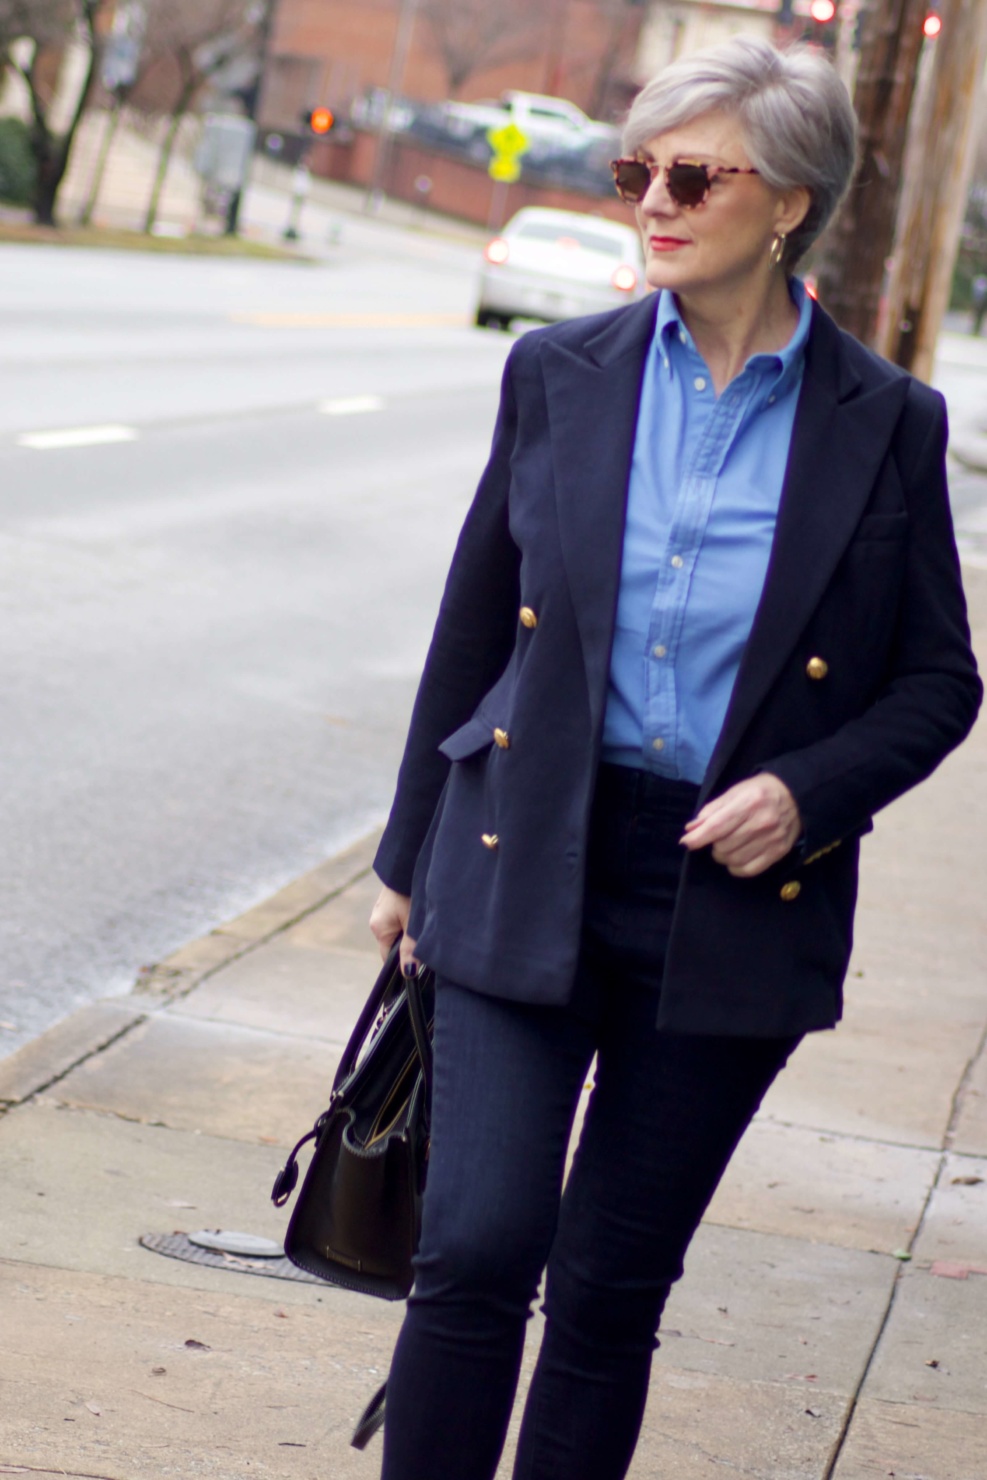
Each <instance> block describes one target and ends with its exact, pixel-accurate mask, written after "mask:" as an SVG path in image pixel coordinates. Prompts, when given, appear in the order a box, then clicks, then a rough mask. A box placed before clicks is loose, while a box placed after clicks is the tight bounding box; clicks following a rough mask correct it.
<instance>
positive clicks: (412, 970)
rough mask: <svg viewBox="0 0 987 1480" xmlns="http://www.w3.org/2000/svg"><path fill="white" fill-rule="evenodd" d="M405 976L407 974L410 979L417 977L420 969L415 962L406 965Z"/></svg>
mask: <svg viewBox="0 0 987 1480" xmlns="http://www.w3.org/2000/svg"><path fill="white" fill-rule="evenodd" d="M404 974H405V976H410V977H414V976H417V975H418V967H417V966H416V965H415V963H414V961H409V962H408V963H407V964H406V966H405V968H404Z"/></svg>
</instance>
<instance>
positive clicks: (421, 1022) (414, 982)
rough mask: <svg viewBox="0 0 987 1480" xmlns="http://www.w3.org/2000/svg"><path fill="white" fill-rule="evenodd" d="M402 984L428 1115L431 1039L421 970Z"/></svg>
mask: <svg viewBox="0 0 987 1480" xmlns="http://www.w3.org/2000/svg"><path fill="white" fill-rule="evenodd" d="M426 970H427V968H426ZM404 984H405V988H406V989H407V993H408V1017H409V1019H410V1021H411V1031H412V1033H413V1034H414V1038H415V1047H416V1048H417V1050H418V1057H419V1058H420V1059H421V1062H422V1078H423V1079H424V1080H425V1107H426V1115H429V1116H430V1114H431V1106H432V1040H431V1038H430V1037H429V1033H428V1023H427V1022H426V1021H425V1004H424V1003H423V1002H422V984H421V972H419V973H418V974H417V975H415V976H407V977H405V979H404Z"/></svg>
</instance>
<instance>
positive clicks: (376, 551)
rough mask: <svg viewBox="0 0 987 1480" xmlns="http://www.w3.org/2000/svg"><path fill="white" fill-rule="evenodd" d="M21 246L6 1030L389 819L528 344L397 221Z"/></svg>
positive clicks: (973, 403) (5, 460)
mask: <svg viewBox="0 0 987 1480" xmlns="http://www.w3.org/2000/svg"><path fill="white" fill-rule="evenodd" d="M0 252H2V260H3V267H4V271H3V273H2V274H0V613H2V616H0V889H2V894H3V909H2V912H0V1054H2V1053H4V1052H8V1051H10V1050H11V1049H13V1048H14V1047H16V1046H17V1045H18V1044H20V1043H21V1042H24V1041H25V1040H27V1039H28V1038H30V1037H32V1036H33V1035H34V1034H35V1033H37V1032H38V1031H40V1030H41V1029H42V1028H44V1027H45V1026H47V1025H48V1024H50V1023H51V1022H53V1021H55V1020H57V1019H58V1018H59V1017H61V1016H63V1015H65V1014H66V1013H68V1012H69V1011H71V1010H72V1009H73V1008H74V1007H76V1006H78V1005H80V1004H81V1003H83V1002H86V1001H89V1000H91V999H92V998H93V997H97V996H102V995H105V994H106V993H108V992H114V991H120V992H123V991H126V990H127V989H128V988H129V987H130V985H131V983H132V982H133V980H134V977H135V975H136V973H137V971H138V970H139V968H140V966H141V965H142V964H144V963H150V962H153V961H155V960H158V959H160V958H161V957H162V956H163V955H165V954H167V953H168V952H169V951H170V950H172V949H173V948H175V947H177V946H178V945H180V944H182V943H183V942H185V941H186V940H188V939H190V938H193V937H195V936H196V935H198V934H201V933H202V932H204V931H205V930H207V929H209V928H210V927H211V926H213V925H215V924H216V923H218V922H219V921H221V920H223V919H227V918H229V917H230V916H232V915H234V914H236V913H237V912H239V911H240V910H242V909H244V908H246V907H248V906H249V905H251V904H253V903H255V902H257V901H258V900H260V899H262V898H264V897H266V895H267V894H269V893H270V892H271V891H272V890H273V889H275V888H277V887H279V886H280V885H282V884H283V883H285V882H287V881H288V880H290V879H291V878H293V877H294V876H295V875H297V874H298V873H299V872H301V871H302V870H303V869H305V868H306V867H309V866H312V865H314V864H315V863H317V862H318V861H320V860H321V859H322V858H323V857H324V856H325V855H326V853H327V852H331V851H334V850H335V849H337V848H339V847H341V846H343V845H345V844H346V843H347V842H349V841H351V840H353V839H355V838H356V837H358V836H360V835H362V834H363V833H365V832H366V831H367V830H368V829H369V828H370V827H372V826H373V825H374V824H376V823H378V822H379V821H381V820H382V818H383V816H384V815H385V813H386V808H387V805H388V802H389V800H390V795H391V789H392V785H393V778H394V771H395V767H396V762H397V759H398V757H399V754H400V748H401V743H402V740H403V736H404V730H405V726H406V722H407V717H408V712H409V708H410V703H411V700H412V697H413V693H414V687H415V683H416V680H417V676H418V672H419V670H420V665H421V660H422V657H423V654H424V650H425V647H426V644H427V641H428V635H429V632H430V629H431V623H432V620H433V616H434V611H435V608H436V604H437V601H438V596H439V592H440V589H441V583H442V579H443V576H444V572H445V568H446V565H447V563H448V558H449V554H450V551H451V549H452V545H453V542H454V539H455V536H456V533H457V530H458V528H459V525H460V523H461V520H462V517H463V514H464V512H465V509H466V507H467V504H468V501H469V498H470V496H471V494H472V490H473V488H474V486H475V482H476V478H477V475H478V474H479V472H480V469H481V468H482V465H483V461H484V458H485V454H486V450H487V447H488V445H489V438H490V430H491V426H492V421H493V414H494V408H495V404H496V396H497V387H498V383H499V379H500V374H501V370H502V367H503V362H504V358H505V355H506V351H507V348H508V347H509V343H510V341H509V340H508V338H507V337H506V336H501V335H497V334H494V333H489V332H488V333H484V332H482V331H476V330H474V329H473V328H471V327H470V325H469V319H470V314H471V309H472V303H473V284H474V275H475V270H476V252H475V249H472V248H470V247H467V246H463V245H459V244H456V243H455V242H450V241H442V240H439V239H435V238H430V237H427V236H423V235H421V234H416V233H414V232H407V231H402V230H398V229H396V228H387V227H384V226H382V225H380V224H379V223H361V222H352V223H348V224H347V226H346V229H345V231H344V234H343V241H342V244H341V245H340V246H339V247H338V248H334V249H332V250H331V251H330V253H329V258H328V260H327V261H324V262H322V263H320V264H318V265H302V264H284V265H282V264H267V263H250V262H244V263H230V262H223V261H215V260H213V261H208V260H196V259H192V258H167V257H164V258H163V257H142V256H131V255H128V254H125V253H109V252H107V253H97V252H84V251H63V250H57V249H52V248H43V247H39V248H28V247H13V246H5V247H3V248H0ZM982 359H983V363H982V365H981V350H980V347H979V346H970V345H964V344H960V343H959V342H958V341H957V342H956V344H955V345H954V348H953V352H952V360H951V361H950V359H949V356H947V357H946V361H945V362H944V365H943V375H944V376H945V380H944V381H943V382H942V383H943V388H944V389H945V390H946V392H947V396H948V397H949V398H950V401H951V406H952V404H953V402H954V401H955V404H956V407H957V409H958V410H959V411H960V413H961V414H962V415H963V416H967V417H969V416H970V415H973V414H974V413H975V412H976V413H977V414H980V411H982V409H983V407H984V406H985V405H987V394H984V390H985V388H987V341H985V342H984V352H983V356H982ZM954 499H955V504H956V509H957V515H958V519H959V522H960V525H961V533H962V534H963V538H964V539H965V541H966V543H967V548H968V550H970V551H972V552H973V553H974V555H975V554H976V551H977V550H981V551H982V552H983V556H984V558H987V479H984V478H982V477H978V476H976V475H972V474H967V473H962V474H958V475H957V479H956V484H955V490H954Z"/></svg>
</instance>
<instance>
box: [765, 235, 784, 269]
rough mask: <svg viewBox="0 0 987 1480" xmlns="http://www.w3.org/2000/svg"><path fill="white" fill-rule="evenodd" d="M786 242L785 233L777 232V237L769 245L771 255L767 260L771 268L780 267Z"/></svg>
mask: <svg viewBox="0 0 987 1480" xmlns="http://www.w3.org/2000/svg"><path fill="white" fill-rule="evenodd" d="M787 241H788V238H787V236H786V235H785V233H784V232H783V231H779V232H778V235H777V236H776V237H775V239H774V241H773V242H772V243H771V253H770V256H769V258H768V260H769V261H770V263H771V266H772V267H780V266H781V264H782V261H783V260H784V257H785V244H786V242H787Z"/></svg>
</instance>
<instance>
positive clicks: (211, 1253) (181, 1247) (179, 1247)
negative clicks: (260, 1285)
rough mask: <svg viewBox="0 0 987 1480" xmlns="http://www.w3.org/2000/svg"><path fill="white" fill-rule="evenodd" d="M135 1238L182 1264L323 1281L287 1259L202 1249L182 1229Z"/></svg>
mask: <svg viewBox="0 0 987 1480" xmlns="http://www.w3.org/2000/svg"><path fill="white" fill-rule="evenodd" d="M139 1242H140V1243H141V1244H142V1245H143V1247H144V1248H145V1249H150V1250H151V1252H152V1254H164V1256H165V1257H166V1258H167V1259H183V1260H184V1261H185V1263H186V1264H205V1265H207V1266H208V1268H210V1269H229V1270H233V1271H234V1272H235V1273H237V1274H261V1275H267V1277H268V1279H271V1280H298V1281H299V1282H300V1283H301V1284H303V1285H323V1286H324V1285H325V1283H326V1282H325V1280H320V1279H319V1278H318V1276H317V1275H314V1274H308V1273H306V1271H305V1270H304V1269H297V1268H296V1267H295V1265H294V1264H292V1262H291V1260H290V1259H286V1258H285V1257H284V1256H283V1255H282V1257H281V1258H280V1259H244V1258H243V1257H242V1256H241V1255H239V1254H224V1253H221V1252H219V1251H218V1250H215V1249H202V1248H199V1246H198V1245H197V1244H193V1243H192V1241H191V1239H190V1238H189V1237H188V1235H187V1234H185V1233H142V1234H141V1236H140V1240H139Z"/></svg>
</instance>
